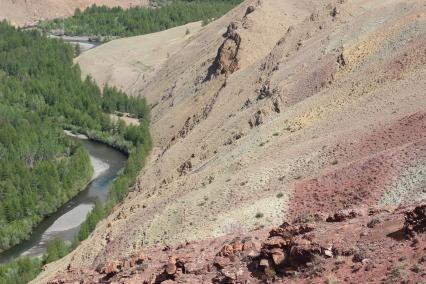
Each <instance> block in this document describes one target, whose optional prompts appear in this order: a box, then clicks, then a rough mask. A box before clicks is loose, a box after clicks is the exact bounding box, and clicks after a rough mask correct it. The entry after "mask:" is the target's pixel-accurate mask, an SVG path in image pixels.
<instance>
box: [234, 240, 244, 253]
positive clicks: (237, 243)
mask: <svg viewBox="0 0 426 284" xmlns="http://www.w3.org/2000/svg"><path fill="white" fill-rule="evenodd" d="M232 248H233V250H234V252H237V251H242V250H243V243H242V242H241V241H240V240H236V241H235V242H234V244H233V245H232Z"/></svg>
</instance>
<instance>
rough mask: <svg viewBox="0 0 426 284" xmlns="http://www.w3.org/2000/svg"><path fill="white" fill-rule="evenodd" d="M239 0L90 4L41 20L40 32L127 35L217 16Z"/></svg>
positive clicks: (145, 32)
mask: <svg viewBox="0 0 426 284" xmlns="http://www.w3.org/2000/svg"><path fill="white" fill-rule="evenodd" d="M241 2H242V0H173V1H164V2H161V5H160V6H159V7H158V8H155V9H153V8H147V7H133V8H129V9H122V8H120V7H114V8H108V7H106V6H96V5H93V6H91V7H88V8H87V9H86V10H84V11H81V10H79V9H77V10H76V11H75V13H74V16H72V17H70V18H66V19H59V18H58V19H54V20H50V21H45V22H42V23H41V24H40V25H39V26H40V27H41V28H42V29H43V30H44V31H48V32H49V31H52V30H55V29H63V30H64V32H65V34H67V35H87V36H118V37H128V36H136V35H143V34H148V33H154V32H159V31H162V30H166V29H170V28H173V27H176V26H180V25H184V24H187V23H190V22H195V21H203V22H208V21H210V20H211V19H212V18H218V17H220V16H222V15H224V14H225V13H226V12H228V11H229V10H230V9H232V8H233V7H235V6H236V5H238V4H239V3H241Z"/></svg>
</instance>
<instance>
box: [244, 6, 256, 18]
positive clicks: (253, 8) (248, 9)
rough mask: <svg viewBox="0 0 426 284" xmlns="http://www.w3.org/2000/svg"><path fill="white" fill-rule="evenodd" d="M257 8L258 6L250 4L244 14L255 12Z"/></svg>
mask: <svg viewBox="0 0 426 284" xmlns="http://www.w3.org/2000/svg"><path fill="white" fill-rule="evenodd" d="M255 10H256V8H255V7H254V6H252V5H250V6H248V7H247V10H246V14H245V15H244V16H247V15H248V14H251V13H253V12H254V11H255Z"/></svg>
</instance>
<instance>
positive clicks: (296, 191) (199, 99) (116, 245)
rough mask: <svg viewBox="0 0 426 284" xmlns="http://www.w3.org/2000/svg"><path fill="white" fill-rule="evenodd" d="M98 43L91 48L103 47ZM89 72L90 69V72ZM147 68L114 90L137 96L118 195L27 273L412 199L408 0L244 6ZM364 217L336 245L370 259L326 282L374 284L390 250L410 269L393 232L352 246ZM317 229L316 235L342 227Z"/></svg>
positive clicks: (419, 121) (291, 0) (415, 155)
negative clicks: (89, 229)
mask: <svg viewBox="0 0 426 284" xmlns="http://www.w3.org/2000/svg"><path fill="white" fill-rule="evenodd" d="M119 43H120V40H119V41H117V42H116V45H119ZM140 44H142V45H143V44H144V43H143V42H141V43H140ZM147 44H149V43H147ZM111 46H112V45H111ZM163 48H167V43H165V46H164V47H163ZM98 52H99V54H96V53H97V49H93V50H92V51H91V54H92V55H94V56H95V55H96V56H102V53H103V52H107V51H106V50H101V49H99V50H98ZM153 54H155V51H153ZM125 55H126V54H125V53H123V56H125ZM116 56H117V57H119V55H118V54H117V55H116ZM132 56H133V57H132V60H137V55H132ZM142 56H143V55H142V54H141V55H140V57H141V58H142ZM78 60H80V61H79V62H80V63H81V64H82V65H83V64H84V63H83V61H85V60H89V58H88V57H86V58H83V57H82V58H80V59H78ZM142 62H143V61H142ZM93 64H95V65H96V64H98V63H97V62H94V63H93ZM99 64H101V63H99ZM111 68H112V70H115V69H114V68H115V67H114V65H112V67H111ZM83 69H84V68H83ZM121 70H124V69H121ZM108 72H113V71H108ZM124 72H126V71H124ZM101 73H102V69H101V68H99V70H98V71H96V72H94V73H91V74H92V75H93V77H94V78H95V79H98V78H100V79H101V80H99V81H100V82H102V78H103V77H102V76H103V74H101ZM125 74H126V73H123V74H121V76H123V77H125ZM141 74H148V73H144V72H143V71H141ZM148 75H149V76H146V77H145V78H142V77H143V75H142V76H141V79H140V80H136V81H134V83H133V85H132V88H130V89H126V88H125V87H123V86H121V87H122V88H125V89H126V90H127V91H128V92H129V93H131V94H132V95H135V96H138V95H142V96H145V97H146V98H147V100H148V101H149V102H150V103H151V104H152V106H153V108H152V124H151V125H152V127H151V132H152V135H153V138H154V141H155V144H156V148H155V149H154V150H153V153H152V155H151V158H150V160H149V163H148V164H147V166H146V167H145V169H144V170H143V171H142V173H141V175H140V178H139V181H138V183H137V185H136V186H135V187H134V188H133V189H132V192H131V193H130V194H129V196H128V197H127V198H126V200H125V201H124V202H123V204H121V205H119V206H117V208H115V210H114V212H113V213H112V214H111V216H109V217H108V218H107V220H105V221H103V222H101V223H100V224H99V225H98V227H97V229H96V230H95V232H94V233H93V234H92V235H91V237H90V238H89V239H88V240H86V241H84V242H82V244H81V245H80V247H79V248H77V249H76V250H75V251H74V252H72V253H71V254H70V255H68V256H67V257H65V258H64V259H62V260H59V261H57V262H55V263H52V264H49V265H48V266H47V267H46V270H45V271H44V272H43V273H42V274H41V275H40V277H39V278H37V279H36V281H35V282H36V283H46V282H47V281H48V280H50V279H52V278H54V277H55V275H57V274H58V273H59V274H61V273H64V272H65V274H62V275H64V277H65V276H67V275H68V272H70V273H71V272H73V271H74V272H75V271H80V270H81V269H85V271H86V270H87V273H86V272H84V271H83V272H82V273H83V276H81V277H84V275H89V274H90V273H94V275H95V274H97V275H98V276H99V274H102V273H101V272H96V271H98V270H97V268H98V267H99V266H101V267H102V265H104V264H106V263H109V261H118V260H121V259H126V258H128V257H130V256H132V255H133V254H135V253H139V252H140V251H145V252H146V254H147V255H148V256H150V257H152V256H151V255H152V254H150V250H149V249H148V248H150V247H153V249H152V252H151V253H154V254H155V253H156V252H157V251H158V250H161V249H160V248H161V247H164V245H168V246H170V247H176V246H178V245H179V244H181V243H185V242H186V241H188V242H191V243H192V242H196V243H202V245H199V247H205V246H207V245H204V244H208V243H209V242H210V241H206V239H208V240H212V239H211V238H217V239H213V241H212V242H213V243H214V242H218V243H220V240H222V238H225V239H226V238H227V237H223V236H224V235H231V236H248V235H252V234H253V235H256V234H257V233H254V232H252V230H254V229H258V228H262V227H264V228H272V227H276V226H279V225H280V224H282V222H283V220H285V221H287V222H288V221H289V220H293V219H295V218H298V219H303V218H302V217H304V216H305V217H306V216H308V217H309V216H312V215H313V214H317V215H318V216H322V214H329V212H333V211H336V210H344V209H348V208H354V207H359V208H360V210H364V209H363V208H369V207H374V208H375V207H377V206H385V207H389V206H391V207H392V206H399V205H400V204H409V203H413V202H419V201H422V200H425V199H426V190H425V188H426V131H425V128H426V93H425V90H426V79H425V78H426V6H425V5H424V1H420V0H412V1H403V0H386V1H368V0H351V1H349V0H346V1H342V0H336V1H334V0H319V1H312V0H287V1H279V0H248V1H246V2H244V3H243V4H242V5H240V6H239V7H237V8H235V9H234V10H232V11H231V12H230V13H228V14H227V15H225V16H224V17H222V18H220V19H218V20H216V21H214V22H212V23H211V24H209V25H208V26H206V27H204V28H202V29H201V30H200V31H199V32H197V33H194V34H192V35H191V37H189V38H187V39H185V41H184V44H181V45H179V46H177V47H176V50H174V53H173V55H171V56H170V57H169V58H167V59H165V60H164V61H162V62H160V63H159V64H158V65H156V68H155V70H154V71H153V72H150V73H149V74H148ZM379 212H382V211H380V210H379ZM398 212H399V211H398V210H397V211H396V212H394V211H393V210H391V211H389V212H388V213H386V214H390V216H394V217H395V219H394V217H392V218H391V217H389V218H391V219H390V221H391V224H390V225H389V226H391V227H390V228H391V229H389V230H394V231H396V230H399V229H398V228H401V226H402V225H403V224H402V221H398V220H402V219H401V216H402V215H401V214H402V213H400V212H399V213H398ZM380 214H381V213H380ZM383 214H385V213H383ZM386 214H385V215H386ZM398 214H399V215H398ZM380 216H381V215H380ZM380 216H379V217H380ZM397 216H399V217H398V218H399V219H398V218H397ZM305 217H304V218H305ZM379 217H378V218H379ZM306 218H307V217H306ZM333 218H334V219H339V218H340V217H339V216H335V217H333ZM333 218H332V219H333ZM368 218H369V217H368ZM368 218H367V217H365V216H364V217H359V218H357V219H356V220H357V221H356V222H355V221H354V222H355V223H354V224H351V223H350V222H349V224H347V226H346V225H345V227H344V228H345V230H349V233H351V234H352V233H353V232H355V233H354V234H352V235H353V238H354V239H350V238H349V236H350V234H349V233H348V234H347V236H348V238H345V239H342V241H341V243H342V244H341V245H342V246H346V245H348V246H349V245H353V244H354V243H356V244H358V243H359V242H361V244H363V245H367V244H368V243H371V244H372V247H376V248H374V250H373V251H374V255H375V256H376V257H378V258H379V259H380V260H381V261H382V262H383V263H384V264H383V265H382V264H380V265H378V264H375V265H376V266H377V267H379V268H377V270H374V269H373V270H374V274H370V272H365V271H364V268H360V269H361V270H360V271H362V272H356V271H355V274H354V276H355V277H354V278H352V276H350V278H349V279H348V280H347V281H346V280H345V277H346V276H347V275H348V274H349V273H350V271H349V268H348V267H350V266H343V268H342V269H343V270H342V271H341V272H339V273H336V275H335V277H337V278H338V279H337V280H336V281H346V282H356V279H357V278H356V277H358V276H359V277H361V276H362V275H364V274H365V275H369V277H370V278H369V279H371V282H380V280H381V279H382V278H385V277H387V275H388V274H389V273H390V272H389V271H388V270H387V269H388V267H390V268H389V269H390V271H393V270H394V268H393V267H391V266H390V265H388V262H393V264H394V265H397V264H398V262H403V261H404V260H399V257H400V256H401V255H402V256H405V257H406V258H407V259H409V261H408V262H409V263H408V264H407V267H410V265H413V264H414V262H413V263H412V261H414V260H413V259H417V258H412V257H414V255H416V257H420V256H418V255H417V254H416V253H417V252H414V249H411V248H412V247H411V243H409V241H407V240H405V241H403V242H399V241H397V240H394V239H392V238H389V237H386V236H383V235H380V234H379V233H378V235H377V236H376V234H375V233H374V234H373V235H374V236H376V237H375V238H377V239H378V240H380V241H382V243H383V246H384V247H383V248H380V247H378V246H379V245H378V244H379V243H378V242H375V241H374V242H373V239H374V238H373V239H371V238H367V239H365V243H363V242H364V241H363V238H360V237H359V234H360V233H362V230H364V229H365V226H364V225H362V224H366V222H371V221H372V220H370V219H368ZM380 218H382V217H380ZM383 218H387V217H386V216H383ZM374 222H375V221H374ZM374 222H373V223H374ZM392 222H395V223H392ZM345 224H346V223H345ZM392 224H393V225H392ZM317 225H318V226H317V227H316V228H317V229H316V232H318V234H320V235H321V236H320V237H319V239H318V240H322V239H323V237H322V236H324V239H325V237H326V235H327V232H329V231H330V230H331V231H332V232H334V231H333V230H340V229H342V228H340V227H333V226H337V225H336V224H329V222H323V221H321V222H319V223H318V224H317ZM330 226H331V227H330ZM386 226H387V225H386ZM393 226H395V227H393ZM367 228H368V227H367ZM386 228H387V227H386ZM386 228H383V230H385V231H386V230H388V229H386ZM342 230H343V229H342ZM269 231H270V229H269V230H266V229H265V231H264V233H265V235H266V234H267V232H269ZM394 231H392V232H394ZM256 232H258V231H256ZM389 233H391V231H389ZM345 234H346V233H345ZM330 236H333V234H330ZM345 236H346V235H345ZM300 241H301V242H302V243H300V244H298V245H300V246H303V242H304V241H302V240H300ZM421 241H424V239H421ZM336 242H337V241H335V240H332V243H333V246H334V245H335V244H334V243H336ZM160 244H161V246H160ZM336 245H337V244H336ZM422 245H423V243H422ZM320 248H326V247H324V246H320ZM206 249H207V248H206ZM287 249H290V250H291V248H287V247H286V250H287ZM314 250H318V247H315V248H314ZM421 250H422V249H420V251H421ZM209 253H211V254H212V255H215V254H216V253H217V249H216V247H215V246H213V248H212V250H211V251H210V252H209ZM270 253H272V254H273V252H272V251H271V252H270ZM276 253H277V255H276V256H275V257H276V258H277V259H279V258H280V257H282V255H280V254H279V252H276ZM198 254H199V253H198V252H197V253H194V255H198ZM302 254H303V253H302ZM162 255H163V257H164V258H166V257H167V256H166V255H165V254H162ZM271 257H272V256H271ZM336 258H337V257H335V254H334V253H333V257H331V260H327V262H326V264H325V267H326V268H325V269H326V270H325V271H327V273H325V274H324V271H323V272H321V274H320V275H321V277H320V278H318V279H320V281H322V282H324V280H325V279H326V278H325V277H327V275H328V274H330V273H329V272H330V271H332V270H331V269H332V267H331V266H329V265H331V264H330V263H334V262H336V261H338V260H337V259H336ZM348 259H349V258H348ZM348 259H346V258H345V261H349V260H348ZM269 261H270V259H269V260H268V261H266V262H265V261H264V263H263V264H266V263H269ZM351 261H352V260H351ZM351 261H349V264H350V265H352V263H351ZM172 262H173V261H172ZM177 262H178V259H176V262H175V264H176V263H177ZM305 264H306V263H305ZM179 265H180V264H179ZM179 265H177V264H176V269H177V268H179ZM259 265H260V264H259ZM363 265H366V264H365V263H364V264H363ZM160 266H161V265H160ZM357 266H359V265H357ZM235 267H236V266H235ZM170 269H171V271H174V267H173V265H171V266H170ZM327 269H330V270H327ZM351 269H352V268H351ZM355 269H356V267H355ZM404 269H405V268H404ZM408 270H409V269H408ZM415 270H416V269H415ZM67 271H68V272H67ZM93 271H95V272H93ZM99 271H100V270H99ZM155 271H156V273H157V272H159V271H160V270H155ZM214 271H216V270H214ZM404 271H405V270H404ZM410 271H411V270H410ZM270 272H271V271H270ZM275 272H277V271H275ZM78 273H80V272H78ZM153 273H154V272H153ZM271 273H273V272H271ZM277 273H278V272H277ZM407 273H408V274H409V275H410V279H413V281H415V280H417V279H419V277H424V276H421V275H422V274H418V275H420V276H418V275H417V274H412V273H411V272H407ZM414 273H415V272H414ZM278 274H279V273H278ZM173 275H174V274H173ZM253 275H254V274H253ZM253 275H251V276H250V277H252V276H253ZM395 275H397V272H395ZM416 275H417V276H416ZM95 276H96V275H95ZM95 276H94V277H95ZM96 277H97V276H96ZM102 277H104V276H102ZM253 277H254V276H253ZM348 277H349V276H348ZM402 277H403V276H402ZM334 280H335V279H334V278H330V279H329V280H328V282H329V283H331V282H333V281H334ZM300 281H302V282H303V281H304V280H300ZM207 282H208V281H207ZM137 283H139V282H137ZM194 283H200V282H194ZM225 283H226V282H225ZM248 283H250V282H248Z"/></svg>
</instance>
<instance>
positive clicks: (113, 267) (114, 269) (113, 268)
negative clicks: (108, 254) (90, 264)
mask: <svg viewBox="0 0 426 284" xmlns="http://www.w3.org/2000/svg"><path fill="white" fill-rule="evenodd" d="M121 266H122V265H121V263H119V262H117V261H111V262H108V263H107V265H106V266H105V267H104V268H103V269H102V273H104V274H109V275H110V274H117V273H118V272H120V270H121Z"/></svg>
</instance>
